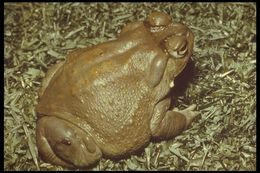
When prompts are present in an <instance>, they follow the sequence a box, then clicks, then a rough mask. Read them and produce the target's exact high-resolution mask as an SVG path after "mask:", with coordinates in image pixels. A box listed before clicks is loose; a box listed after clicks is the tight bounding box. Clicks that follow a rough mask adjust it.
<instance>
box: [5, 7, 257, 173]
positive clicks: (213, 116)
mask: <svg viewBox="0 0 260 173" xmlns="http://www.w3.org/2000/svg"><path fill="white" fill-rule="evenodd" d="M151 11H164V12H166V13H168V14H170V15H171V16H172V18H173V19H174V20H175V21H178V22H182V23H184V24H187V25H188V26H189V27H190V28H191V29H192V31H193V32H194V35H195V47H194V54H193V57H192V62H193V63H190V64H189V65H188V66H187V68H186V69H185V70H184V72H183V73H182V74H181V75H180V76H179V77H178V79H176V88H175V90H174V91H173V95H175V97H174V104H175V105H176V106H178V108H179V109H183V108H185V107H187V106H188V105H190V104H192V103H196V104H197V105H198V110H200V111H201V114H200V116H199V117H198V118H196V120H195V121H194V122H193V123H192V126H191V128H190V129H189V130H187V131H185V132H184V133H182V134H181V135H180V136H178V137H176V138H175V139H173V140H169V141H162V142H155V141H153V142H151V143H150V144H149V146H147V147H146V148H144V150H143V152H142V153H140V154H138V155H132V156H130V157H128V158H125V159H122V160H118V161H112V160H109V159H102V160H101V161H100V162H99V163H98V164H97V165H96V167H94V168H91V169H92V170H255V169H256V5H255V4H254V3H5V4H4V169H5V170H39V169H40V170H65V169H64V168H61V167H59V166H53V165H50V164H47V163H44V162H42V161H41V160H40V159H39V158H38V154H37V148H36V145H35V121H36V114H35V105H36V104H37V101H38V96H37V91H38V89H39V86H40V83H41V79H42V78H43V76H44V74H45V72H46V71H47V69H48V68H49V67H50V66H51V65H53V64H55V63H56V62H57V61H59V60H63V59H64V57H65V55H67V54H68V53H69V52H70V51H72V50H74V49H75V48H80V47H85V46H91V45H93V44H98V43H101V42H104V41H106V40H109V39H112V38H115V37H116V35H117V33H118V32H119V31H120V29H121V28H122V27H123V26H124V25H125V24H126V23H127V22H130V21H137V20H143V19H144V18H145V17H146V16H147V14H149V13H150V12H151ZM178 83H180V84H178Z"/></svg>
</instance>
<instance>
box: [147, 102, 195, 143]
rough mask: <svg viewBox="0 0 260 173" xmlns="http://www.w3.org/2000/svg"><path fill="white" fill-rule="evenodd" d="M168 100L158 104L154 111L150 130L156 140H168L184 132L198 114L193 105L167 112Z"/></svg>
mask: <svg viewBox="0 0 260 173" xmlns="http://www.w3.org/2000/svg"><path fill="white" fill-rule="evenodd" d="M169 105H170V99H169V98H168V99H165V100H163V101H161V102H159V103H158V104H157V105H156V106H155V109H154V115H153V117H152V119H151V124H150V129H151V132H152V136H153V137H154V138H156V139H169V138H173V137H175V136H177V135H179V134H180V133H181V132H183V131H184V130H186V129H187V128H188V126H189V125H190V124H191V122H192V120H193V119H194V118H195V117H196V116H197V115H198V114H199V112H198V111H194V109H195V108H196V106H195V105H191V106H190V107H188V108H186V109H184V110H172V111H171V110H169Z"/></svg>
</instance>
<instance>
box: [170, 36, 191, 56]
mask: <svg viewBox="0 0 260 173" xmlns="http://www.w3.org/2000/svg"><path fill="white" fill-rule="evenodd" d="M165 48H166V51H167V52H168V53H169V54H170V55H172V56H173V57H174V58H183V57H185V55H186V53H187V52H188V42H187V40H186V38H185V37H184V36H176V35H175V36H171V37H169V38H168V39H166V41H165Z"/></svg>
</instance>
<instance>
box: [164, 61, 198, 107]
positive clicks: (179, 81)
mask: <svg viewBox="0 0 260 173" xmlns="http://www.w3.org/2000/svg"><path fill="white" fill-rule="evenodd" d="M197 73H198V71H197V69H196V67H195V63H194V61H192V60H189V61H188V63H187V65H186V67H185V68H184V69H183V71H182V72H181V73H180V74H179V75H178V76H177V77H176V78H175V80H174V87H173V88H172V90H171V91H170V93H169V95H170V97H171V98H172V101H171V107H170V109H171V108H173V107H174V106H175V105H176V104H177V98H178V97H179V96H184V95H185V92H186V90H187V88H188V86H189V85H190V83H191V82H192V80H194V77H195V76H196V75H197Z"/></svg>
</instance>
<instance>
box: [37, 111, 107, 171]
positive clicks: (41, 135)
mask: <svg viewBox="0 0 260 173" xmlns="http://www.w3.org/2000/svg"><path fill="white" fill-rule="evenodd" d="M36 143H37V148H38V151H39V154H40V156H41V158H42V159H43V160H44V161H46V162H49V163H52V164H56V165H61V166H65V167H69V168H76V167H88V166H91V165H93V164H95V163H96V162H97V161H99V160H100V158H101V156H102V153H101V150H100V149H99V147H98V146H97V145H96V143H95V141H94V140H93V138H92V137H91V136H90V135H89V134H88V133H86V132H84V131H83V130H81V129H79V128H77V127H76V126H75V125H73V124H71V123H69V122H67V121H65V120H62V119H58V118H56V117H48V116H45V117H41V118H40V119H39V120H38V121H37V128H36Z"/></svg>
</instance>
